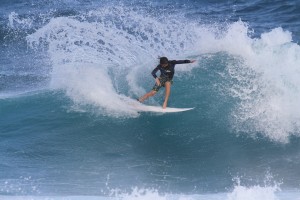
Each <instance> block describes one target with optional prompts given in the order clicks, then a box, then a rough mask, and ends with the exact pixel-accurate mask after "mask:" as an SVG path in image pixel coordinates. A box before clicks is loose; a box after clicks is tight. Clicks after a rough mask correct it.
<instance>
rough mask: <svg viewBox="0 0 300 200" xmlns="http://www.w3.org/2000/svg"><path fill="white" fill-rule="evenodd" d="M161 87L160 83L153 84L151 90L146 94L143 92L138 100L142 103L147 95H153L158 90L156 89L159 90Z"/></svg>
mask: <svg viewBox="0 0 300 200" xmlns="http://www.w3.org/2000/svg"><path fill="white" fill-rule="evenodd" d="M161 87H162V85H157V84H155V85H154V86H153V88H152V90H151V91H150V92H148V93H147V94H145V95H144V96H142V97H140V98H139V99H138V101H139V102H141V103H142V102H144V101H145V100H146V99H148V98H149V97H152V96H154V95H155V94H156V93H157V92H158V90H159V89H160V88H161Z"/></svg>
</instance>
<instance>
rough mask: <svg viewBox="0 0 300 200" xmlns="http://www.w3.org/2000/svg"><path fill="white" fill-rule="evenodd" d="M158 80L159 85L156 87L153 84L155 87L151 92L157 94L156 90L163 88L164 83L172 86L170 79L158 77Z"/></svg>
mask: <svg viewBox="0 0 300 200" xmlns="http://www.w3.org/2000/svg"><path fill="white" fill-rule="evenodd" d="M158 79H159V81H160V85H157V84H156V83H155V85H154V86H153V88H152V90H153V91H155V92H158V90H159V89H160V88H161V87H165V84H166V82H170V83H171V84H173V81H172V79H170V78H164V77H159V78H158Z"/></svg>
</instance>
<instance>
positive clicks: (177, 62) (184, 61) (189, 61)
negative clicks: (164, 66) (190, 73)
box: [170, 60, 196, 64]
mask: <svg viewBox="0 0 300 200" xmlns="http://www.w3.org/2000/svg"><path fill="white" fill-rule="evenodd" d="M170 62H173V63H174V64H187V63H194V62H196V60H172V61H170Z"/></svg>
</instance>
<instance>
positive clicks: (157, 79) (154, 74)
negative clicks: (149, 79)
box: [151, 66, 160, 85]
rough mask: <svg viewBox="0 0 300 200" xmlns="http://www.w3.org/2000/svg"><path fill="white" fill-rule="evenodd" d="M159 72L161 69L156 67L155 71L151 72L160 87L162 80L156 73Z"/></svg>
mask: <svg viewBox="0 0 300 200" xmlns="http://www.w3.org/2000/svg"><path fill="white" fill-rule="evenodd" d="M158 70H159V67H158V66H157V67H155V69H154V70H153V71H152V72H151V74H152V76H153V77H154V78H155V82H156V84H157V85H160V80H159V78H158V77H157V75H156V72H157V71H158Z"/></svg>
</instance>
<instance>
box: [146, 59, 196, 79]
mask: <svg viewBox="0 0 300 200" xmlns="http://www.w3.org/2000/svg"><path fill="white" fill-rule="evenodd" d="M185 63H191V61H190V60H170V61H169V62H168V66H166V67H163V66H162V65H161V64H159V65H157V67H156V68H155V69H154V70H153V71H152V72H151V74H152V76H153V77H154V78H157V75H156V72H157V71H158V70H159V71H160V77H161V78H167V79H168V80H172V79H173V76H174V73H175V65H176V64H185Z"/></svg>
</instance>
